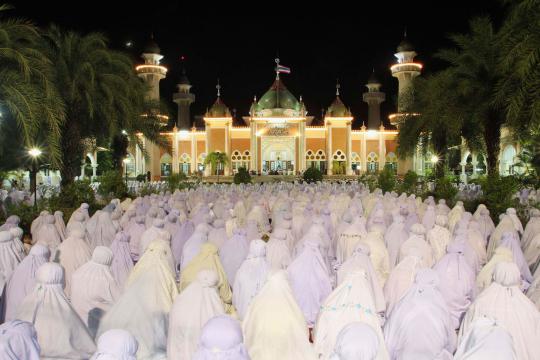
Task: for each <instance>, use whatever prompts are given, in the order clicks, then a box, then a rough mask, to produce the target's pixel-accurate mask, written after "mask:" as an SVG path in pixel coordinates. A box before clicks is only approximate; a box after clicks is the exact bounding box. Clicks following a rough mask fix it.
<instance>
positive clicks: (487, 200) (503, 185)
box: [480, 175, 521, 223]
mask: <svg viewBox="0 0 540 360" xmlns="http://www.w3.org/2000/svg"><path fill="white" fill-rule="evenodd" d="M480 185H481V186H482V192H483V199H482V200H483V203H484V204H485V205H486V206H487V208H488V209H489V211H490V215H491V218H492V219H493V220H494V221H495V223H497V222H498V220H499V215H500V214H502V213H504V212H505V211H506V209H507V208H509V207H517V205H518V203H519V202H518V200H517V199H515V198H514V195H515V193H516V191H518V190H519V189H520V187H521V185H520V183H519V180H518V179H517V178H515V177H514V176H503V177H501V176H498V175H490V176H487V178H485V180H484V181H482V182H481V183H480Z"/></svg>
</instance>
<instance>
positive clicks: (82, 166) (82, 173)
mask: <svg viewBox="0 0 540 360" xmlns="http://www.w3.org/2000/svg"><path fill="white" fill-rule="evenodd" d="M84 162H85V159H83V164H82V165H81V178H80V179H79V180H82V179H84V168H85V167H86V164H85V163H84Z"/></svg>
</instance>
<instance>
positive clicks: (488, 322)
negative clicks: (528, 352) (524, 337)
mask: <svg viewBox="0 0 540 360" xmlns="http://www.w3.org/2000/svg"><path fill="white" fill-rule="evenodd" d="M474 359H479V360H480V359H489V360H518V358H517V356H516V353H515V351H514V341H513V340H512V336H510V334H509V333H508V331H506V329H505V328H504V327H502V326H501V325H500V324H497V322H496V321H495V320H493V319H489V318H486V317H482V318H478V319H477V320H475V321H474V322H473V323H472V324H471V326H470V329H469V331H468V332H467V333H466V334H465V335H464V337H463V339H461V343H460V345H459V347H458V349H457V351H456V353H455V354H454V360H474Z"/></svg>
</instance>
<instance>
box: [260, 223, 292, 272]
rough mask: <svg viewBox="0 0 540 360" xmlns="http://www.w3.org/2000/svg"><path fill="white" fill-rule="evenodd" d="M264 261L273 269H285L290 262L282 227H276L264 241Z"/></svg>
mask: <svg viewBox="0 0 540 360" xmlns="http://www.w3.org/2000/svg"><path fill="white" fill-rule="evenodd" d="M266 261H267V262H268V265H269V266H270V268H271V269H274V270H285V269H287V267H288V266H289V264H290V263H291V262H292V259H291V250H290V248H289V246H288V245H287V235H286V233H285V231H283V229H276V230H274V232H272V234H271V235H270V239H269V240H268V242H267V243H266Z"/></svg>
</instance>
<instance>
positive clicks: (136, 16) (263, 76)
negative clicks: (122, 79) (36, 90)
mask: <svg viewBox="0 0 540 360" xmlns="http://www.w3.org/2000/svg"><path fill="white" fill-rule="evenodd" d="M187 3H188V2H173V1H169V2H166V1H147V2H146V4H145V5H139V4H138V3H137V2H120V1H113V0H110V1H108V2H100V1H84V2H83V1H71V2H67V3H65V2H60V1H40V2H33V1H12V2H11V4H13V5H14V6H15V8H16V9H15V10H14V11H12V12H10V14H16V15H17V16H22V17H26V18H29V19H31V20H33V21H34V22H35V23H37V24H38V25H40V26H47V25H48V24H50V23H56V24H58V25H60V26H62V27H64V28H66V29H71V30H76V31H79V32H83V33H86V32H91V31H100V32H103V33H105V34H106V35H107V36H108V38H109V39H110V44H111V46H112V47H113V48H116V49H123V50H125V51H128V52H129V53H131V55H132V56H133V58H134V59H135V61H137V62H141V61H142V59H140V57H139V55H140V52H141V50H142V47H144V44H145V42H146V41H147V39H148V38H149V37H150V34H151V33H152V32H153V34H154V38H155V40H156V42H157V43H158V44H159V46H160V47H161V52H162V54H163V55H164V56H165V58H164V59H163V61H162V62H163V64H164V65H165V66H166V67H167V68H168V69H169V72H168V75H167V78H166V79H164V80H162V81H161V96H162V98H164V99H165V100H167V101H168V102H170V104H171V108H172V110H173V113H174V114H176V105H175V104H174V103H172V100H171V97H172V93H173V92H174V91H175V87H176V83H177V81H178V78H179V75H180V72H181V67H182V66H181V63H180V57H181V56H182V55H184V56H185V57H186V59H187V60H186V62H185V66H186V69H187V75H188V77H189V79H190V81H191V84H192V85H193V88H192V92H193V93H195V95H196V102H195V103H194V104H193V105H192V107H191V110H192V116H197V115H202V114H204V111H205V109H206V108H207V107H209V106H211V105H212V103H213V101H214V100H215V96H216V89H215V85H216V79H217V78H218V77H219V78H220V81H221V85H222V98H223V100H224V101H225V103H226V104H227V105H228V106H229V107H230V108H231V109H237V114H238V118H240V116H245V115H247V113H248V110H249V106H250V104H251V101H252V99H253V96H254V95H256V96H257V97H258V98H259V97H260V96H262V94H263V93H264V92H265V91H266V90H267V89H268V88H269V87H270V85H271V84H272V81H273V79H274V77H275V74H274V70H273V68H274V66H275V63H274V59H275V57H276V54H278V53H279V57H280V59H281V64H282V65H285V66H289V67H291V69H292V73H291V74H290V75H282V79H283V81H284V83H285V85H286V86H287V87H288V88H289V90H291V92H292V93H293V94H294V95H295V96H297V97H299V96H300V95H303V98H304V101H305V103H306V105H307V109H308V112H309V115H313V116H315V117H316V118H320V115H321V109H323V108H327V107H328V105H329V104H330V103H331V102H332V101H333V99H334V97H335V95H334V94H335V83H336V78H339V80H340V83H341V95H342V96H341V97H342V99H343V101H344V102H345V104H346V105H347V106H349V107H350V108H351V110H352V112H353V115H354V116H355V117H356V123H355V127H358V126H360V125H361V122H362V120H364V119H365V120H366V121H367V104H365V103H364V102H363V101H362V93H363V92H365V90H366V88H365V87H364V84H365V83H366V81H367V79H368V77H369V75H370V74H371V71H372V69H373V68H374V69H375V72H376V74H377V76H378V78H379V80H380V81H381V82H382V84H383V88H382V90H383V91H384V92H386V96H387V101H386V102H385V103H383V106H382V107H383V116H384V117H385V118H386V114H388V113H391V112H394V108H395V106H394V104H395V93H396V91H397V80H396V79H394V78H392V76H391V75H390V71H389V66H390V65H391V64H392V63H393V62H394V60H395V59H394V56H393V54H394V52H395V49H396V46H397V45H398V44H399V42H400V41H401V40H402V38H403V33H404V29H405V28H407V34H408V39H409V41H410V42H411V43H412V44H413V45H414V46H415V48H416V51H417V52H418V53H419V55H418V57H417V60H418V61H420V62H422V63H423V64H424V73H428V72H431V71H435V70H437V69H440V68H441V67H442V66H444V63H442V62H440V61H439V60H436V59H433V54H434V52H435V51H436V50H437V49H439V48H441V47H447V46H450V45H451V44H450V43H449V41H448V40H447V38H446V36H447V34H448V33H452V32H465V31H466V30H467V28H468V21H469V19H470V18H472V17H474V16H478V15H490V16H491V17H492V18H493V19H494V20H495V21H496V22H499V21H500V19H501V17H502V14H503V9H502V7H501V5H500V2H499V1H494V0H491V1H486V0H474V1H470V0H469V1H461V0H460V1H426V2H423V1H399V2H390V1H369V2H360V1H355V2H354V4H355V5H356V6H352V5H343V4H339V2H337V1H336V2H332V1H328V2H325V3H324V4H325V5H324V6H319V5H317V6H314V5H305V6H304V7H296V6H294V7H293V5H292V2H287V1H273V2H252V3H251V4H248V5H243V6H240V5H233V4H232V2H223V4H222V5H212V4H210V2H206V1H199V2H197V1H191V2H189V3H191V4H196V3H200V4H201V5H200V6H193V5H190V6H188V5H186V4H187ZM314 3H315V2H312V4H314ZM362 4H366V5H362ZM368 4H369V5H368ZM358 6H361V7H360V9H358ZM128 41H131V42H133V47H132V48H129V49H126V47H125V44H126V42H128Z"/></svg>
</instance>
